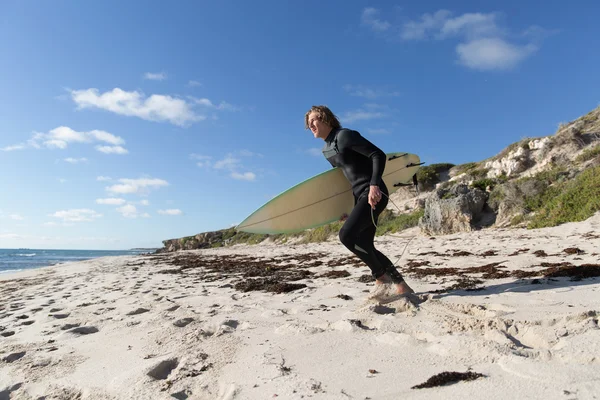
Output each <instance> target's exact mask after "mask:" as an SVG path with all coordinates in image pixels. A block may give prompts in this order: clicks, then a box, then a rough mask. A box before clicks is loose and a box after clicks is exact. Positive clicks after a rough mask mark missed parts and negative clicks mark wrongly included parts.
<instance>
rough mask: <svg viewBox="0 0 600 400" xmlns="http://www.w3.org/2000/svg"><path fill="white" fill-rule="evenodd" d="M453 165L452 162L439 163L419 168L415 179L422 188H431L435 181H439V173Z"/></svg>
mask: <svg viewBox="0 0 600 400" xmlns="http://www.w3.org/2000/svg"><path fill="white" fill-rule="evenodd" d="M452 167H454V164H449V163H440V164H431V165H427V166H425V167H421V168H419V170H418V171H417V181H418V182H419V186H420V187H421V188H422V189H431V188H433V187H434V186H435V184H436V183H438V182H440V181H441V179H440V173H441V172H444V171H448V170H449V169H450V168H452Z"/></svg>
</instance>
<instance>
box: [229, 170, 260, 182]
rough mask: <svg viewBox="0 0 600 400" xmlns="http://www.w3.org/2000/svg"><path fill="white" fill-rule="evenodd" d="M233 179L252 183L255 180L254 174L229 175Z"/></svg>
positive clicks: (234, 173)
mask: <svg viewBox="0 0 600 400" xmlns="http://www.w3.org/2000/svg"><path fill="white" fill-rule="evenodd" d="M230 176H231V177H232V178H233V179H237V180H241V181H253V180H255V179H256V174H255V173H253V172H244V173H239V172H232V173H231V175H230Z"/></svg>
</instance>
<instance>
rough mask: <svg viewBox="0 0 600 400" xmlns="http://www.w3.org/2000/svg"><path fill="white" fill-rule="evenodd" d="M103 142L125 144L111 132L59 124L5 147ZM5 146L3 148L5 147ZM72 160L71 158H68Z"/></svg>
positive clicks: (52, 147) (19, 147)
mask: <svg viewBox="0 0 600 400" xmlns="http://www.w3.org/2000/svg"><path fill="white" fill-rule="evenodd" d="M93 142H103V143H108V144H111V145H122V144H125V140H123V138H121V137H119V136H116V135H113V134H112V133H109V132H105V131H101V130H92V131H88V132H78V131H75V130H73V129H71V128H69V127H68V126H59V127H57V128H54V129H52V130H51V131H50V132H48V133H42V132H35V133H34V135H33V137H32V138H31V139H29V140H28V141H27V143H21V144H18V145H15V146H9V147H7V148H12V149H13V150H14V149H17V148H18V149H24V148H26V147H33V148H36V149H41V148H42V147H46V148H49V149H63V150H64V149H66V148H67V147H68V146H69V144H71V143H93ZM7 148H5V149H7ZM70 160H71V161H67V162H73V160H75V159H73V158H71V159H70ZM65 161H66V160H65Z"/></svg>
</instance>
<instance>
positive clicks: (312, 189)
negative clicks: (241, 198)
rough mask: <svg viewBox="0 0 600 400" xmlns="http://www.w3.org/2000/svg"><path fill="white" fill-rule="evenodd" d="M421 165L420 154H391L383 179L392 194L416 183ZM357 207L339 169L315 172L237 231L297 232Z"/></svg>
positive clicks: (260, 210)
mask: <svg viewBox="0 0 600 400" xmlns="http://www.w3.org/2000/svg"><path fill="white" fill-rule="evenodd" d="M420 165H421V162H420V159H419V156H417V155H415V154H409V153H389V154H387V161H386V165H385V170H384V172H383V181H384V182H385V185H386V186H387V187H388V190H389V192H390V194H391V193H393V192H394V191H396V190H397V189H398V188H399V187H400V186H406V185H407V184H410V183H412V179H413V176H414V175H415V174H416V173H417V170H418V169H419V166H420ZM353 207H354V197H353V195H352V187H351V186H350V183H349V182H348V180H347V179H346V177H345V176H344V174H343V173H342V170H341V169H339V168H333V169H330V170H328V171H326V172H323V173H321V174H318V175H315V176H313V177H312V178H310V179H307V180H305V181H304V182H301V183H299V184H297V185H296V186H293V187H291V188H290V189H288V190H286V191H285V192H283V193H281V194H280V195H278V196H276V197H274V198H273V199H271V200H270V201H269V202H267V203H266V204H264V205H263V206H262V207H260V208H259V209H258V210H256V211H254V212H253V213H252V214H250V216H248V218H246V219H245V220H244V221H242V222H241V223H240V224H239V225H238V226H237V227H236V230H238V231H242V232H250V233H262V234H265V233H266V234H277V233H294V232H300V231H303V230H305V229H309V228H316V227H318V226H321V225H325V224H328V223H331V222H334V221H338V220H340V219H341V218H342V216H343V215H344V214H350V212H351V211H352V208H353Z"/></svg>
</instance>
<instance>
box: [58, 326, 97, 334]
mask: <svg viewBox="0 0 600 400" xmlns="http://www.w3.org/2000/svg"><path fill="white" fill-rule="evenodd" d="M97 332H99V330H98V328H96V327H95V326H79V327H77V328H74V329H71V330H69V331H67V332H66V333H71V334H73V335H78V336H79V335H90V334H92V333H97Z"/></svg>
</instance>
